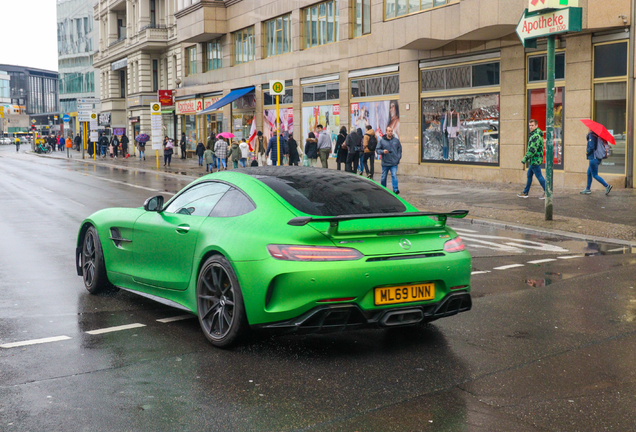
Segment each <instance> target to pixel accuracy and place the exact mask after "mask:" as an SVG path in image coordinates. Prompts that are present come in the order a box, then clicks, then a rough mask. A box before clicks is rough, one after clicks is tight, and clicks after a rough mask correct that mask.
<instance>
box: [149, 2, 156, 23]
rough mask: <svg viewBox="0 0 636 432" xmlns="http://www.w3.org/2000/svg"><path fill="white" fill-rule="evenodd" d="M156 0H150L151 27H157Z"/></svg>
mask: <svg viewBox="0 0 636 432" xmlns="http://www.w3.org/2000/svg"><path fill="white" fill-rule="evenodd" d="M155 3H156V2H155V0H150V27H152V28H154V27H157V18H156V16H157V14H156V4H155Z"/></svg>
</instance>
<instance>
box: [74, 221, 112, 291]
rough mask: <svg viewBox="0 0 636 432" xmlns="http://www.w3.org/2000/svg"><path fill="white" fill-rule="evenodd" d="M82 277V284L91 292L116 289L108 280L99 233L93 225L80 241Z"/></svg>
mask: <svg viewBox="0 0 636 432" xmlns="http://www.w3.org/2000/svg"><path fill="white" fill-rule="evenodd" d="M81 265H82V278H83V279H84V286H85V287H86V289H87V290H88V292H90V293H91V294H99V293H105V292H113V291H116V290H117V289H116V288H115V287H114V286H113V285H112V284H111V283H110V282H109V281H108V277H107V276H106V265H105V264H104V254H103V252H102V244H101V243H100V241H99V234H97V230H95V228H94V227H90V228H89V229H88V230H87V231H86V234H84V240H83V242H82V262H81Z"/></svg>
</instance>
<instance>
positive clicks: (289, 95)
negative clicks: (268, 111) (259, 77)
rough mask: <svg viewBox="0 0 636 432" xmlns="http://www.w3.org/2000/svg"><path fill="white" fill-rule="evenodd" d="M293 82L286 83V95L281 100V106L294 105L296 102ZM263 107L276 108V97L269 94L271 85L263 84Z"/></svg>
mask: <svg viewBox="0 0 636 432" xmlns="http://www.w3.org/2000/svg"><path fill="white" fill-rule="evenodd" d="M292 85H293V82H292V81H291V80H288V81H285V94H284V95H283V96H281V97H280V98H279V104H292V103H293V102H294V92H293V90H292ZM262 87H263V105H265V106H275V105H276V96H272V95H271V94H269V84H263V86H262Z"/></svg>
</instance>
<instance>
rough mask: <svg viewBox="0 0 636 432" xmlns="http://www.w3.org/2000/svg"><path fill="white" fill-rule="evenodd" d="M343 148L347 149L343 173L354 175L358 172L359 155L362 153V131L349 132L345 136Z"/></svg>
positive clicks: (353, 130)
mask: <svg viewBox="0 0 636 432" xmlns="http://www.w3.org/2000/svg"><path fill="white" fill-rule="evenodd" d="M343 147H346V148H347V161H346V162H345V171H346V172H350V173H355V172H357V171H358V162H359V161H360V156H359V154H360V153H362V129H360V128H358V130H357V131H356V130H355V129H352V130H351V133H350V134H349V135H347V138H346V139H345V142H344V144H343Z"/></svg>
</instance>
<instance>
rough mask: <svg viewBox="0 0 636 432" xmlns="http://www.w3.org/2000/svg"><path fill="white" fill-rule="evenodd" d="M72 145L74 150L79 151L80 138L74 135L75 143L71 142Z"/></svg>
mask: <svg viewBox="0 0 636 432" xmlns="http://www.w3.org/2000/svg"><path fill="white" fill-rule="evenodd" d="M73 145H74V146H75V150H77V151H80V147H81V145H82V138H80V136H79V134H77V135H75V141H74V142H73Z"/></svg>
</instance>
